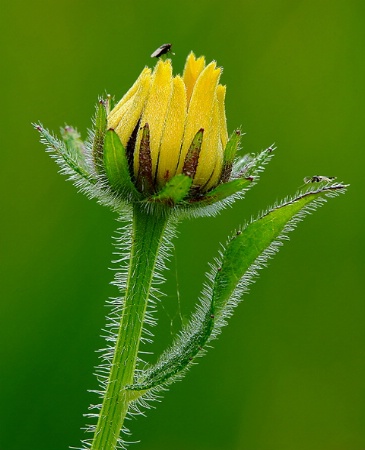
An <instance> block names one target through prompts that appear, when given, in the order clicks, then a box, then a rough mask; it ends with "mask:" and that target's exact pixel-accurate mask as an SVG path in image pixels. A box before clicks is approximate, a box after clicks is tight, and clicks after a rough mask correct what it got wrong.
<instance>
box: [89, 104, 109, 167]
mask: <svg viewBox="0 0 365 450" xmlns="http://www.w3.org/2000/svg"><path fill="white" fill-rule="evenodd" d="M106 108H107V103H106V102H105V101H104V100H99V103H98V104H97V106H96V115H95V119H94V123H95V128H94V139H93V143H92V156H93V160H94V165H95V168H96V170H97V172H100V170H101V169H102V168H103V149H104V137H105V131H106V127H107V109H106Z"/></svg>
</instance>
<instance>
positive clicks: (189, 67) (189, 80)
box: [183, 52, 205, 104]
mask: <svg viewBox="0 0 365 450" xmlns="http://www.w3.org/2000/svg"><path fill="white" fill-rule="evenodd" d="M204 67H205V59H204V56H201V57H200V58H196V57H195V55H194V53H193V52H191V53H190V55H189V56H188V57H187V59H186V63H185V67H184V73H183V80H184V83H185V86H186V96H187V102H188V104H189V102H190V99H191V94H192V93H193V89H194V86H195V83H196V80H197V79H198V77H199V75H200V74H201V72H202V71H203V69H204Z"/></svg>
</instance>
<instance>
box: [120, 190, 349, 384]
mask: <svg viewBox="0 0 365 450" xmlns="http://www.w3.org/2000/svg"><path fill="white" fill-rule="evenodd" d="M345 189H346V186H344V185H342V184H332V185H328V184H326V185H324V186H323V185H322V186H319V187H318V188H317V189H314V188H312V189H311V190H307V191H305V192H301V193H299V194H298V195H297V196H296V197H295V198H293V199H292V200H289V201H286V202H284V203H282V204H280V205H278V206H275V207H274V208H272V209H271V210H269V211H268V212H267V213H265V214H264V215H263V216H262V217H260V218H259V219H258V220H255V221H253V222H251V223H250V224H249V225H247V226H246V227H245V228H244V229H243V230H242V231H239V232H237V233H236V235H235V236H234V237H233V238H232V239H231V240H230V242H229V243H228V245H227V247H226V249H225V250H224V251H223V252H222V253H221V259H220V261H218V267H217V268H216V269H215V270H214V273H213V274H212V275H211V276H210V277H209V278H210V279H211V280H212V283H213V285H212V287H211V288H210V289H209V287H207V288H206V292H205V296H204V297H203V299H202V301H201V305H200V306H199V307H198V308H197V311H196V312H195V314H194V315H193V317H192V319H191V321H190V323H189V324H188V326H187V327H185V328H184V330H183V331H182V332H181V333H180V335H179V336H178V337H177V339H176V340H175V342H174V343H173V345H172V346H171V347H170V349H168V350H167V351H165V352H164V353H163V354H162V355H161V357H160V358H159V361H158V362H157V363H156V364H155V365H153V366H150V367H149V368H147V369H146V370H144V371H141V372H140V375H139V378H138V380H137V381H136V383H135V384H134V385H133V386H129V389H131V390H139V391H142V390H148V389H151V388H157V387H159V386H163V385H166V384H169V383H171V382H173V381H174V380H175V379H176V378H177V377H181V376H182V375H183V374H184V373H185V372H186V370H187V369H188V368H189V367H190V365H191V362H192V360H193V359H194V357H196V356H197V355H199V354H202V353H203V352H204V346H205V344H207V343H208V342H210V341H211V340H212V339H213V338H215V337H216V336H217V334H218V333H219V331H220V328H221V327H222V326H223V325H224V324H225V320H224V319H225V318H227V317H229V316H230V315H231V314H232V311H233V308H234V307H235V306H236V305H237V303H238V301H239V299H240V298H239V295H240V294H241V293H242V290H244V289H245V288H247V284H248V283H250V282H252V280H253V277H254V276H255V274H256V269H257V268H258V267H260V266H261V265H262V264H264V263H265V262H266V261H267V260H268V259H269V258H270V257H271V256H272V255H273V254H274V253H275V252H276V251H277V250H278V248H279V245H280V243H281V242H282V240H283V239H285V238H286V234H287V233H288V232H289V231H291V230H293V228H294V227H295V225H296V224H297V223H298V222H299V221H301V220H302V219H303V218H304V217H305V215H306V214H308V213H310V212H311V211H313V210H314V209H316V208H317V207H318V206H320V205H321V204H323V203H324V202H325V201H326V197H331V196H335V195H337V194H339V193H343V192H345ZM237 288H238V294H237ZM240 288H241V289H240ZM235 293H236V297H235Z"/></svg>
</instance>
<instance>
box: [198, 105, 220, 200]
mask: <svg viewBox="0 0 365 450" xmlns="http://www.w3.org/2000/svg"><path fill="white" fill-rule="evenodd" d="M219 122H220V118H219V107H218V100H217V98H215V99H214V101H213V105H212V107H211V110H210V123H209V125H208V127H207V128H206V131H207V132H204V138H203V144H202V148H201V150H200V155H199V163H198V167H197V170H196V174H195V177H194V184H196V185H199V186H202V187H203V190H205V191H206V190H208V189H209V188H210V187H212V186H214V185H216V184H217V183H218V181H219V177H220V172H221V170H222V164H223V151H222V144H221V141H220V136H219V125H220V123H219ZM218 173H219V174H218Z"/></svg>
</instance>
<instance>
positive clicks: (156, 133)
mask: <svg viewBox="0 0 365 450" xmlns="http://www.w3.org/2000/svg"><path fill="white" fill-rule="evenodd" d="M221 72H222V70H221V69H220V68H217V67H216V64H215V62H211V63H210V64H208V65H207V66H206V65H205V60H204V58H203V57H200V58H196V57H195V55H194V54H193V53H190V55H189V56H188V58H187V60H186V64H185V68H184V73H183V76H182V77H181V76H175V77H174V76H173V74H172V65H171V60H169V59H168V60H166V61H162V60H159V61H158V63H157V64H156V66H155V68H154V70H153V72H151V70H150V69H149V68H145V69H143V71H142V73H141V75H140V76H139V77H138V79H137V81H136V82H135V83H134V85H133V86H132V87H131V89H130V90H129V91H128V92H127V93H126V94H125V96H124V97H123V98H122V99H121V100H120V102H119V103H118V104H117V105H116V106H115V107H114V109H113V110H112V111H111V112H110V113H109V115H108V128H111V129H114V130H115V132H116V133H117V134H118V136H119V138H120V140H121V142H122V144H123V146H124V147H125V148H126V153H127V157H128V160H129V161H130V170H132V171H133V173H132V174H131V175H132V176H133V177H134V179H135V180H140V179H141V177H143V176H144V175H145V174H146V171H150V174H149V179H150V180H152V184H153V190H154V191H155V192H158V191H159V190H160V189H161V188H162V187H164V186H165V184H166V183H167V182H168V181H169V180H171V178H173V177H174V176H175V175H178V174H181V173H183V174H185V175H188V176H190V177H191V178H192V179H193V187H195V188H198V189H199V190H200V191H202V192H206V191H208V190H210V189H212V188H214V187H215V186H217V184H218V183H219V182H220V180H221V175H222V169H223V162H224V150H225V147H226V144H227V140H228V136H227V125H226V116H225V108H224V98H225V91H226V89H225V87H224V86H222V85H220V84H219V78H220V75H221ZM146 152H147V153H149V155H147V157H146ZM146 161H148V164H149V167H147V168H146V167H143V165H144V164H146ZM137 184H138V183H137ZM147 185H148V186H150V183H149V184H148V183H144V182H143V181H142V183H141V184H140V185H139V189H147V188H146V186H147ZM148 189H150V187H148Z"/></svg>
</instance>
